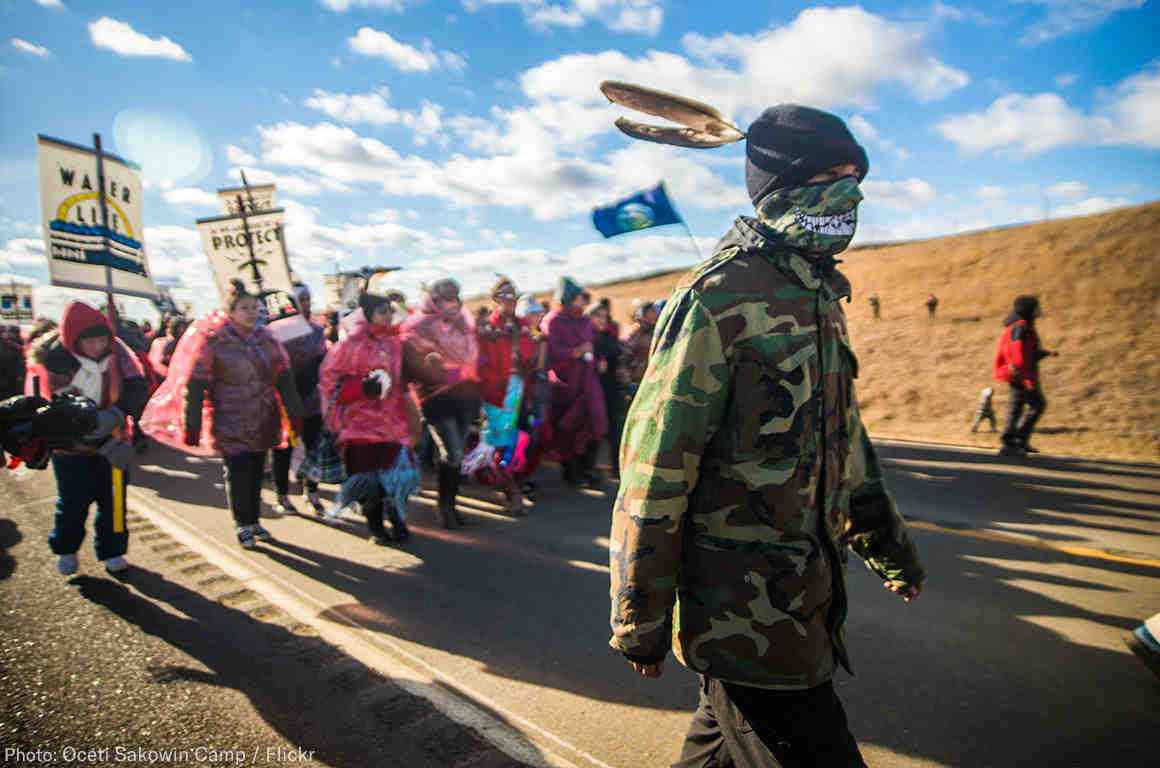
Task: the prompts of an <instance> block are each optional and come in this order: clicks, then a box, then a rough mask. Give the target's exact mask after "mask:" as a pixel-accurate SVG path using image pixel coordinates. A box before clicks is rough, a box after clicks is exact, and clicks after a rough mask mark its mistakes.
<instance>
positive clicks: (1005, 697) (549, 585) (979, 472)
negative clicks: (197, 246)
mask: <svg viewBox="0 0 1160 768" xmlns="http://www.w3.org/2000/svg"><path fill="white" fill-rule="evenodd" d="M881 453H882V457H883V461H884V465H885V466H886V467H887V469H888V474H889V479H890V481H891V488H892V490H893V492H894V493H895V495H896V497H897V498H898V502H899V506H900V508H901V509H902V510H903V512H904V513H905V514H907V515H908V516H913V517H916V518H923V519H928V520H933V521H939V522H946V523H947V524H948V525H950V526H955V525H958V526H961V527H970V528H980V527H997V528H1001V527H1003V524H1005V523H1008V524H1009V523H1022V524H1034V525H1036V526H1037V529H1036V530H1035V531H1034V534H1035V535H1036V536H1039V537H1041V538H1044V539H1052V538H1054V539H1056V540H1061V541H1071V540H1075V539H1076V538H1077V537H1076V536H1075V535H1074V534H1073V533H1069V532H1059V531H1055V530H1052V529H1053V527H1054V526H1056V525H1059V524H1061V523H1062V524H1063V525H1067V526H1072V527H1076V526H1079V527H1083V528H1087V529H1090V530H1091V531H1092V537H1104V536H1108V535H1111V534H1120V535H1124V536H1131V537H1135V538H1134V539H1133V541H1139V542H1144V543H1143V544H1141V548H1142V549H1148V548H1150V551H1152V552H1155V547H1156V545H1155V544H1154V543H1153V542H1154V541H1155V534H1156V531H1157V530H1158V529H1160V527H1158V526H1160V492H1158V491H1157V490H1156V489H1157V487H1158V486H1157V483H1158V482H1160V470H1158V473H1157V475H1156V476H1155V478H1154V477H1153V475H1151V474H1149V473H1150V472H1151V470H1141V469H1140V468H1138V467H1126V468H1124V470H1123V471H1120V469H1119V468H1118V467H1116V466H1115V465H1109V467H1108V468H1106V470H1099V469H1093V468H1092V467H1091V465H1090V464H1089V463H1087V462H1078V461H1077V462H1070V461H1067V460H1049V461H1040V460H1038V459H1033V460H1030V461H1028V463H1027V464H1026V465H1015V466H1012V465H1006V464H1004V465H1000V464H997V463H996V462H995V460H994V458H993V457H990V456H985V455H980V454H973V453H965V452H958V451H949V450H947V451H944V450H939V449H931V448H926V447H918V446H898V445H890V446H885V447H883V449H882V450H881ZM1043 469H1046V470H1049V472H1048V473H1046V474H1045V473H1042V472H1040V471H1039V470H1043ZM1052 473H1056V474H1052ZM1058 473H1068V475H1069V476H1067V477H1063V476H1060V475H1059V474H1058ZM1153 480H1155V481H1156V482H1153ZM143 482H145V483H148V482H150V480H149V479H145V480H143ZM183 485H185V487H182V486H183ZM197 485H198V481H197V480H188V479H182V480H179V481H178V482H176V483H174V484H173V485H172V486H168V487H166V488H165V490H164V492H165V493H166V494H167V495H168V494H173V495H174V497H175V498H183V499H184V500H189V499H190V498H196V497H197ZM610 501H611V500H610V498H609V497H607V496H605V497H599V498H596V497H591V496H584V495H579V494H573V493H565V492H563V491H561V490H560V489H559V488H557V487H555V486H554V485H553V483H552V482H551V478H549V479H548V482H546V483H545V489H544V493H543V500H542V501H541V503H540V504H539V505H538V506H537V508H536V509H535V510H534V511H533V512H532V514H531V516H529V517H528V518H526V519H521V520H518V521H508V522H506V523H503V524H500V523H497V522H496V521H494V520H487V519H479V518H473V524H472V525H471V526H469V527H468V528H466V529H463V530H460V531H453V532H448V531H443V530H441V529H437V528H435V527H434V526H433V525H432V524H431V522H430V521H431V512H430V510H429V509H427V508H426V507H421V506H417V505H412V507H411V510H410V519H411V521H412V523H413V525H412V529H413V531H414V533H415V536H414V537H413V538H412V540H411V541H410V542H409V543H408V544H407V545H406V546H405V549H406V550H407V551H408V552H410V553H412V554H414V555H415V556H416V558H417V561H416V563H415V564H414V565H413V566H412V567H408V568H405V569H397V570H391V569H383V568H376V567H371V566H368V565H364V564H362V563H360V562H356V561H355V560H352V559H348V558H346V557H341V556H338V555H336V554H333V553H328V552H324V551H318V549H317V548H312V547H311V546H309V545H308V543H307V542H302V541H279V542H276V543H274V544H273V545H271V546H266V547H262V548H261V550H260V551H261V552H263V553H265V554H266V556H268V557H269V558H270V559H271V560H272V561H274V562H275V563H277V564H279V565H280V566H284V567H285V568H288V569H291V570H294V571H297V572H299V573H302V574H304V575H306V576H308V577H310V578H311V579H315V580H317V581H319V582H321V583H323V584H327V585H329V586H331V587H334V588H335V589H338V590H341V591H342V592H344V593H346V594H348V595H350V601H349V602H347V603H344V604H341V605H338V606H335V607H333V608H332V609H330V610H329V611H328V612H327V614H326V616H327V617H328V618H332V619H341V620H347V621H353V622H356V623H357V624H358V625H360V626H362V627H365V628H367V629H369V630H373V631H376V632H380V633H382V634H384V635H387V636H390V637H393V638H397V639H400V640H404V641H409V642H413V643H415V644H417V645H421V646H425V647H427V648H431V649H436V650H438V651H440V652H443V653H446V654H450V655H452V656H450V657H444V658H448V659H449V660H448V662H447V663H448V664H451V665H454V664H456V663H463V664H464V665H465V666H470V667H471V668H472V669H473V670H474V669H475V668H476V667H482V668H483V669H484V670H485V671H486V672H487V673H488V674H489V675H492V676H496V677H499V678H502V679H505V680H512V681H515V682H519V683H526V684H528V685H530V686H536V687H546V688H552V689H556V690H559V691H565V692H568V693H571V694H576V695H578V696H582V697H585V698H587V699H590V700H592V701H594V702H602V703H610V702H611V703H620V704H630V705H633V706H635V707H641V708H649V709H655V710H667V711H681V710H691V709H692V708H693V707H694V706H695V704H696V681H695V678H694V677H693V676H692V675H691V674H689V673H687V672H686V671H684V670H682V669H681V668H680V667H678V666H677V665H676V664H672V665H671V666H670V667H669V671H667V672H666V674H665V675H664V676H663V677H662V678H660V679H659V680H655V681H646V680H643V679H641V678H638V677H636V676H634V675H633V674H632V673H631V671H630V669H629V667H628V666H627V664H625V662H624V660H623V659H622V658H620V656H619V655H617V654H615V653H613V652H612V651H611V650H610V649H609V648H608V647H607V638H608V576H607V573H605V572H601V571H600V570H599V569H598V567H595V566H597V565H598V564H600V563H602V562H607V560H606V558H607V551H606V549H604V547H602V546H601V545H600V544H598V542H600V541H601V537H605V536H607V534H608V523H609V507H610ZM1044 509H1047V510H1051V511H1053V512H1055V513H1058V514H1059V515H1063V516H1064V517H1062V518H1053V517H1050V516H1046V515H1043V514H1040V513H1037V512H1035V511H1033V510H1044ZM222 514H226V513H225V512H224V510H223V511H222ZM1092 518H1103V519H1102V520H1100V519H1092ZM1107 518H1120V519H1122V520H1124V521H1132V523H1133V525H1129V524H1122V525H1121V524H1111V523H1109V522H1108V521H1107ZM1137 526H1138V527H1137ZM352 532H354V531H353V530H352ZM916 537H917V539H918V541H919V544H920V548H921V550H922V553H923V557H924V560H925V561H926V563H927V566H928V570H929V572H930V581H929V582H928V585H927V588H926V590H925V591H924V593H923V596H922V598H921V599H920V600H919V601H918V602H917V603H915V604H914V605H912V606H903V605H902V604H901V603H900V602H898V601H897V599H895V598H892V597H891V596H889V595H887V594H886V593H885V591H884V590H882V588H881V584H880V581H879V580H877V579H876V578H875V577H873V576H872V575H870V574H868V572H867V571H866V570H865V569H864V568H862V567H861V566H860V565H859V564H858V563H857V559H856V558H853V561H854V562H852V563H851V567H850V593H851V611H850V619H849V624H848V627H847V637H848V642H849V645H850V647H851V650H852V654H853V660H854V666H855V671H856V674H857V677H856V678H854V679H853V680H849V679H843V680H841V681H839V687H840V690H841V693H842V696H843V698H844V700H845V701H846V702H847V709H848V712H849V715H850V719H851V725H852V728H853V730H854V733H855V735H856V736H857V737H858V738H859V739H860V740H861V741H863V742H864V743H867V744H873V745H878V746H881V747H883V748H885V749H888V750H890V751H893V752H897V753H901V754H907V755H914V756H918V757H922V758H924V759H928V760H933V761H937V762H939V763H942V764H948V765H996V766H1000V765H1002V766H1019V765H1032V764H1039V765H1057V764H1081V765H1112V764H1128V763H1130V762H1131V761H1132V760H1133V759H1138V757H1140V756H1141V755H1147V754H1150V752H1149V751H1148V750H1151V749H1152V748H1153V745H1152V744H1151V742H1150V741H1148V740H1147V739H1146V734H1148V733H1153V732H1155V731H1156V729H1157V728H1160V714H1158V711H1160V708H1157V707H1156V706H1155V703H1156V699H1155V694H1156V690H1155V689H1156V686H1155V685H1154V683H1152V681H1151V678H1150V677H1149V676H1147V674H1146V670H1142V669H1141V668H1139V665H1138V662H1136V660H1135V659H1134V658H1133V657H1132V656H1131V655H1130V654H1128V653H1126V652H1124V651H1123V650H1122V649H1120V648H1118V647H1116V645H1115V643H1114V642H1110V641H1109V637H1114V638H1118V635H1119V633H1120V632H1121V631H1122V630H1126V629H1128V628H1129V627H1131V626H1133V625H1134V624H1135V623H1137V622H1138V620H1139V618H1140V615H1141V614H1142V612H1143V610H1144V608H1145V606H1142V605H1140V601H1139V598H1138V595H1139V594H1141V593H1142V592H1143V593H1147V592H1148V591H1149V586H1147V585H1151V591H1152V593H1153V594H1156V591H1155V584H1156V582H1155V581H1154V580H1155V578H1156V577H1157V575H1160V572H1158V571H1157V570H1156V569H1152V568H1148V567H1146V566H1140V565H1133V564H1130V563H1119V562H1111V561H1107V560H1102V559H1095V558H1084V557H1077V556H1073V555H1068V554H1064V553H1061V552H1055V551H1044V550H1039V549H1031V548H1025V547H1018V546H1015V545H1010V544H1004V543H1000V542H993V541H980V540H977V539H971V538H966V537H959V536H951V535H946V534H935V533H927V532H923V531H918V532H917V533H916ZM1125 595H1130V596H1132V597H1133V599H1134V600H1135V601H1136V602H1134V603H1132V604H1131V607H1126V606H1125V603H1124V602H1123V600H1124V599H1125V598H1124V597H1123V596H1125ZM1154 610H1155V607H1152V609H1151V610H1150V611H1148V612H1149V613H1151V612H1153V611H1154ZM1144 615H1146V614H1144ZM1116 642H1118V640H1116ZM454 657H461V659H462V661H461V660H459V659H456V658H454ZM450 671H452V672H453V671H454V670H450ZM484 692H485V693H486V692H487V690H485V691H484ZM595 711H597V712H598V711H599V710H595ZM675 739H676V741H675V742H674V745H673V751H674V754H675V752H676V750H677V749H678V747H679V735H678V736H676V737H675Z"/></svg>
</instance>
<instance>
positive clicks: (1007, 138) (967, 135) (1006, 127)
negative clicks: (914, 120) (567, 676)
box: [938, 93, 1091, 154]
mask: <svg viewBox="0 0 1160 768" xmlns="http://www.w3.org/2000/svg"><path fill="white" fill-rule="evenodd" d="M938 132H939V133H941V134H942V135H943V136H944V137H946V138H947V139H950V140H951V141H952V142H954V143H955V145H956V146H957V147H958V148H959V149H960V150H962V151H964V152H968V153H978V152H984V151H986V150H989V149H1004V148H1011V149H1014V150H1016V151H1018V152H1022V153H1025V154H1036V153H1039V152H1044V151H1046V150H1048V149H1053V148H1055V147H1060V146H1066V145H1069V144H1077V143H1080V142H1082V141H1084V140H1085V138H1087V137H1088V136H1089V135H1090V133H1091V126H1090V123H1089V120H1088V118H1087V117H1085V116H1084V115H1083V114H1082V113H1081V112H1079V111H1078V110H1076V109H1073V108H1072V107H1070V106H1068V104H1067V102H1065V101H1064V100H1063V99H1061V98H1060V97H1059V96H1056V95H1055V94H1054V93H1041V94H1038V95H1036V96H1024V95H1022V94H1018V93H1013V94H1009V95H1007V96H1002V97H1000V98H998V99H996V100H995V101H994V102H993V103H992V104H991V106H989V107H987V109H985V110H983V111H982V112H972V113H968V114H960V115H953V116H951V117H948V118H946V119H945V120H943V121H942V122H941V123H939V124H938Z"/></svg>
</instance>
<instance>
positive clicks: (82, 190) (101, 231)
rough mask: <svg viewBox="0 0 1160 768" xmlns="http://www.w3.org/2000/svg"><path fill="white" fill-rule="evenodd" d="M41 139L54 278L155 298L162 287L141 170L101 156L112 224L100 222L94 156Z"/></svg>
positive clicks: (40, 166)
mask: <svg viewBox="0 0 1160 768" xmlns="http://www.w3.org/2000/svg"><path fill="white" fill-rule="evenodd" d="M36 141H37V165H38V173H39V176H40V211H41V218H42V219H43V221H44V246H45V254H46V255H47V257H48V274H49V279H50V281H51V283H52V284H53V285H59V286H63V287H65V288H83V289H87V290H94V291H113V292H114V293H121V294H125V295H128V296H139V297H142V298H146V299H152V298H154V297H156V296H157V286H156V285H154V283H153V276H152V273H151V272H150V271H149V262H148V259H146V257H145V243H144V239H145V236H144V228H145V224H144V221H143V219H142V212H141V203H142V194H141V172H140V169H139V168H138V167H137V166H136V165H134V164H133V163H130V162H128V161H127V160H123V159H121V158H119V157H117V156H116V155H111V154H108V153H102V159H103V163H102V165H103V166H104V168H103V170H104V176H105V189H104V190H103V192H104V198H105V206H106V209H107V214H108V222H107V226H103V225H102V221H101V204H100V199H99V197H98V194H99V192H98V189H97V187H98V182H97V156H96V153H95V152H94V151H93V150H92V149H91V148H89V147H82V146H80V145H78V144H72V143H70V142H67V141H61V140H60V139H53V138H50V137H48V136H37V139H36Z"/></svg>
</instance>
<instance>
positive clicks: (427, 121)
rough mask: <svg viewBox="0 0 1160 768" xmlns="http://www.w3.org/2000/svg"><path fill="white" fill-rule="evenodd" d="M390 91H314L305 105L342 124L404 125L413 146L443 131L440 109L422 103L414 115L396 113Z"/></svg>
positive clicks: (384, 89) (433, 104) (381, 88)
mask: <svg viewBox="0 0 1160 768" xmlns="http://www.w3.org/2000/svg"><path fill="white" fill-rule="evenodd" d="M389 98H390V90H389V89H388V88H387V87H386V86H382V87H380V88H376V89H375V90H373V91H370V92H368V93H331V92H330V91H324V90H321V89H315V91H314V95H313V96H311V97H310V98H308V99H307V100H306V102H305V104H306V106H307V107H310V108H311V109H316V110H318V111H319V112H322V113H324V114H326V115H328V116H329V117H332V118H334V119H335V120H338V121H339V122H342V123H348V124H358V123H367V124H370V125H395V124H400V125H405V126H407V127H408V128H411V129H412V130H413V131H414V140H415V143H416V144H419V145H423V144H426V143H427V142H428V141H429V140H431V139H432V138H433V137H436V136H438V135H439V133H440V130H441V129H442V127H443V107H441V106H440V105H438V104H435V103H433V102H430V101H426V100H424V101H423V102H422V103H421V104H420V107H419V110H418V111H413V112H412V111H407V110H401V109H396V108H394V107H392V106H391V105H390V103H389Z"/></svg>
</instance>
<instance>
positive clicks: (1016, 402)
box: [993, 295, 1059, 456]
mask: <svg viewBox="0 0 1160 768" xmlns="http://www.w3.org/2000/svg"><path fill="white" fill-rule="evenodd" d="M1040 316H1041V312H1040V310H1039V299H1038V298H1037V297H1036V296H1028V295H1024V296H1018V297H1016V299H1015V304H1014V307H1013V308H1012V310H1011V314H1010V315H1008V316H1007V319H1006V320H1005V321H1004V325H1005V327H1004V329H1003V333H1002V334H1000V336H999V343H998V345H997V346H996V348H995V363H994V366H993V370H994V375H995V381H1002V382H1005V383H1007V384H1008V385H1010V396H1009V399H1008V401H1007V426H1006V428H1005V429H1004V430H1003V436H1002V440H1003V447H1002V448H1001V449H1000V450H999V455H1000V456H1022V455H1023V454H1026V453H1038V451H1036V450H1035V449H1034V448H1032V447H1031V444H1030V441H1031V431H1032V430H1033V429H1034V428H1035V424H1036V422H1038V421H1039V418H1040V417H1041V416H1042V415H1043V411H1044V410H1045V409H1046V408H1047V399H1046V398H1044V396H1043V389H1042V387H1041V386H1040V383H1039V361H1040V360H1042V359H1043V358H1045V357H1053V356H1055V355H1057V354H1059V353H1058V352H1048V351H1047V350H1044V349H1040V347H1039V334H1038V333H1036V331H1035V320H1036V318H1038V317H1040Z"/></svg>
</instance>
